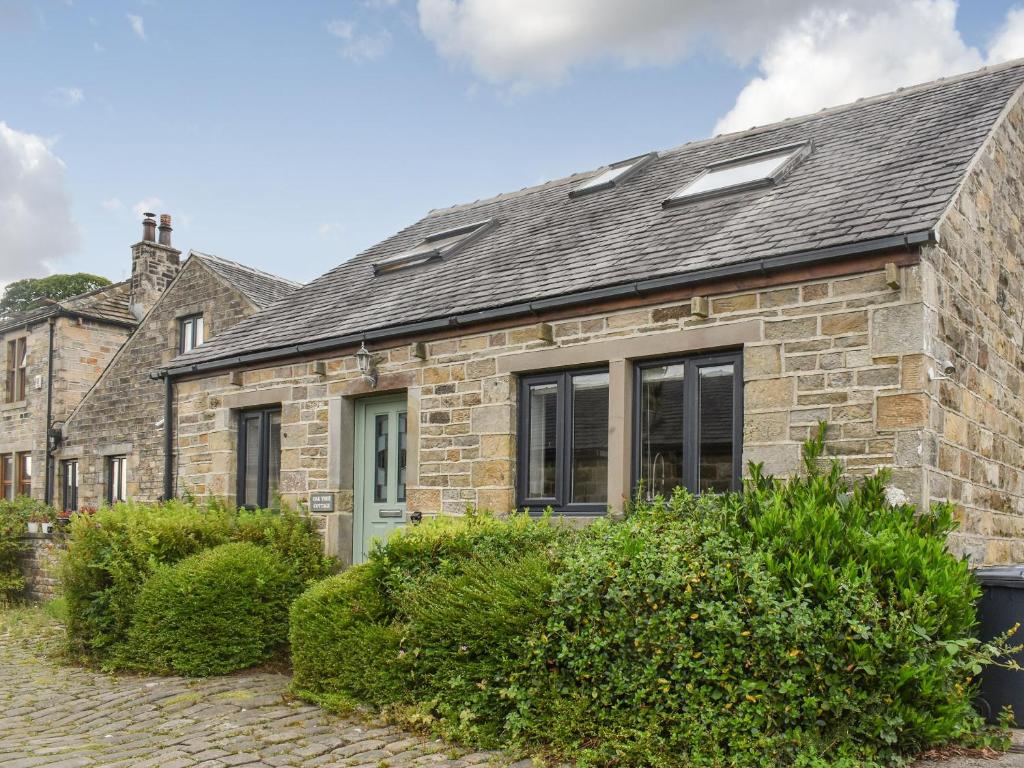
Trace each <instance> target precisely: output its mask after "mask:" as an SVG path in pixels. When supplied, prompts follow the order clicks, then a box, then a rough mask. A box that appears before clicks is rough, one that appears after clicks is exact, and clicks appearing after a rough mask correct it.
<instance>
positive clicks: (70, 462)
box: [60, 459, 78, 512]
mask: <svg viewBox="0 0 1024 768" xmlns="http://www.w3.org/2000/svg"><path fill="white" fill-rule="evenodd" d="M71 470H73V472H74V484H73V485H69V482H68V481H69V479H70V478H69V475H68V472H69V471H71ZM60 477H61V481H60V482H61V500H60V501H61V507H62V510H63V511H64V512H77V511H78V459H64V460H62V461H61V463H60ZM69 490H70V493H69ZM69 495H70V496H71V499H70V500H69V499H68V496H69Z"/></svg>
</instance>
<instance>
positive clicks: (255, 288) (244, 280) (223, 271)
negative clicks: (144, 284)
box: [191, 250, 302, 308]
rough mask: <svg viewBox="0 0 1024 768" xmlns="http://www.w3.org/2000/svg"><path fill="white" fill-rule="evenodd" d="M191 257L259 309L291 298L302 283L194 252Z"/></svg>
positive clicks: (218, 257) (207, 254)
mask: <svg viewBox="0 0 1024 768" xmlns="http://www.w3.org/2000/svg"><path fill="white" fill-rule="evenodd" d="M191 255H192V256H194V257H195V258H197V259H199V261H201V262H202V263H203V264H205V265H206V266H207V267H209V268H210V269H211V270H212V271H213V272H214V273H215V274H216V275H218V276H219V277H220V278H221V279H222V280H224V281H225V282H227V283H228V284H229V285H233V286H234V287H235V288H237V289H238V290H239V291H241V292H242V293H244V294H245V295H246V296H247V297H248V298H249V300H250V301H252V303H253V304H255V305H256V306H257V307H261V308H266V307H269V306H270V305H272V304H275V303H277V302H278V301H280V300H281V299H283V298H286V297H287V296H291V295H292V294H293V293H294V292H295V291H296V290H297V289H298V288H300V287H301V285H302V284H301V283H296V282H294V281H293V280H287V279H285V278H283V277H278V276H277V275H272V274H270V273H269V272H262V271H261V270H258V269H255V268H253V267H247V266H246V265H244V264H239V263H238V262H235V261H229V260H228V259H222V258H221V257H220V256H214V255H212V254H209V253H201V252H199V251H195V250H193V251H192V252H191Z"/></svg>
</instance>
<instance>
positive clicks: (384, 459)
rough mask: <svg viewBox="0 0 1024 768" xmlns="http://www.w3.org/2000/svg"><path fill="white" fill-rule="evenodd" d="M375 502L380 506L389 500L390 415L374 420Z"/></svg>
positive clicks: (382, 415)
mask: <svg viewBox="0 0 1024 768" xmlns="http://www.w3.org/2000/svg"><path fill="white" fill-rule="evenodd" d="M373 432H374V452H373V455H374V460H373V467H374V469H373V500H374V501H375V502H377V503H378V504H382V503H385V502H387V500H388V415H387V414H386V413H382V414H379V415H378V416H377V417H376V418H375V419H374V428H373Z"/></svg>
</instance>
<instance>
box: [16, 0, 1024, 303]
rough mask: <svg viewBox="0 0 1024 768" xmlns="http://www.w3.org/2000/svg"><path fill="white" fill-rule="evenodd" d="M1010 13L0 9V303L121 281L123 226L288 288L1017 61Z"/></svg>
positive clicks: (473, 3) (1018, 41)
mask: <svg viewBox="0 0 1024 768" xmlns="http://www.w3.org/2000/svg"><path fill="white" fill-rule="evenodd" d="M1019 5H1021V3H1019V2H1018V3H1014V2H1012V1H1011V0H1005V1H1004V0H974V1H973V2H969V3H968V2H966V0H965V1H964V2H962V3H961V4H960V6H959V7H957V4H956V3H955V2H954V1H953V0H906V1H905V2H903V1H901V0H897V2H891V1H887V2H882V1H881V0H849V1H848V2H815V1H814V0H774V2H769V0H749V1H748V2H740V1H739V0H714V1H712V0H707V1H706V2H705V0H692V1H691V2H688V3H679V2H676V0H418V2H416V1H414V0H350V1H348V2H340V1H337V0H335V1H334V2H303V3H294V2H293V3H285V2H262V1H259V0H250V2H240V1H239V2H232V1H230V0H217V1H209V2H187V1H182V2H170V1H169V0H146V1H145V2H141V1H139V0H126V1H125V2H117V1H111V2H103V3H99V2H86V0H74V1H73V2H72V1H68V2H60V1H58V0H39V1H37V2H31V1H30V0H0V68H2V71H3V72H5V73H7V74H6V76H5V77H3V78H0V283H4V282H9V281H11V280H13V279H17V278H19V277H25V276H33V275H39V274H46V273H47V272H50V271H61V272H65V271H89V272H96V273H100V274H103V275H106V276H107V277H110V278H112V279H121V278H124V277H125V276H126V275H127V272H128V270H129V250H128V247H129V246H130V245H131V243H132V242H134V241H135V240H136V239H137V238H138V235H139V232H140V227H139V223H138V222H139V218H140V217H139V216H138V215H137V211H138V210H140V208H139V206H142V207H144V208H146V209H149V210H154V211H156V212H157V213H164V212H166V213H170V214H172V215H173V217H174V220H175V232H174V241H175V245H177V246H178V247H180V248H183V249H188V248H195V249H197V250H202V251H207V252H211V253H216V254H218V255H221V256H224V257H226V258H230V259H235V260H238V261H242V262H245V263H248V264H252V265H254V266H258V267H260V268H263V269H266V270H269V271H272V272H276V273H278V274H282V275H285V276H287V277H291V278H294V279H298V280H309V279H311V278H313V277H315V276H316V275H318V274H321V273H322V272H324V271H326V270H328V269H330V268H331V267H333V266H335V265H336V264H338V263H340V262H342V261H344V260H346V259H347V258H350V257H351V256H353V255H354V254H356V253H358V252H359V251H360V250H361V249H363V248H365V247H367V246H368V245H370V244H372V243H373V242H376V241H377V240H380V239H382V238H384V237H386V236H387V235H389V234H391V233H392V232H394V231H395V230H396V229H398V228H400V227H402V226H404V225H406V224H409V223H411V222H412V221H414V220H415V219H417V218H419V217H420V216H421V215H422V214H424V213H425V212H426V211H428V210H429V209H431V208H435V207H442V206H446V205H450V204H454V203H458V202H465V201H469V200H473V199H477V198H480V197H485V196H489V195H492V194H496V193H499V192H502V191H508V190H511V189H518V188H520V187H523V186H527V185H531V184H534V183H537V182H539V181H543V180H545V179H549V178H554V177H558V176H561V175H565V174H567V173H571V172H574V171H582V170H587V169H590V168H594V167H597V166H599V165H601V164H603V163H606V162H613V161H615V160H619V159H623V158H625V157H629V156H632V155H636V154H639V153H641V152H645V151H648V150H651V149H661V148H666V147H671V146H674V145H677V144H680V143H682V142H684V141H687V140H691V139H696V138H703V137H705V136H708V135H710V134H712V133H713V132H715V131H718V130H724V129H732V128H736V127H745V126H746V125H748V124H751V123H756V122H760V123H763V122H769V121H771V120H774V119H777V118H779V117H782V116H785V115H787V114H799V113H802V112H806V111H810V110H812V109H817V108H818V107H820V106H823V105H826V104H830V103H836V102H841V101H847V100H850V99H852V98H856V97H857V96H861V95H868V94H871V93H877V92H881V91H885V90H889V89H891V88H892V87H895V86H897V85H906V84H910V83H913V82H919V81H922V80H927V79H932V78H934V77H936V76H939V75H945V74H952V73H954V72H957V71H964V70H967V69H972V68H975V67H977V66H980V65H982V64H984V63H995V62H996V61H999V60H1003V59H1006V58H1009V57H1011V56H1021V55H1024V11H1022V12H1020V13H1018V12H1017V6H1019ZM5 177H6V179H5ZM4 219H6V221H4Z"/></svg>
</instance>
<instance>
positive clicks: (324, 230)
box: [316, 221, 344, 237]
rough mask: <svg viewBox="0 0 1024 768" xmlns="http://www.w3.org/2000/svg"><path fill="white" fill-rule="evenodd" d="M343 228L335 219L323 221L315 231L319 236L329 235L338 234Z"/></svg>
mask: <svg viewBox="0 0 1024 768" xmlns="http://www.w3.org/2000/svg"><path fill="white" fill-rule="evenodd" d="M343 229H344V227H343V226H342V225H341V224H340V223H339V222H337V221H325V222H324V223H323V224H321V225H320V226H319V227H317V228H316V233H317V234H318V235H320V237H330V236H332V235H337V234H339V233H340V232H341V231H342V230H343Z"/></svg>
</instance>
